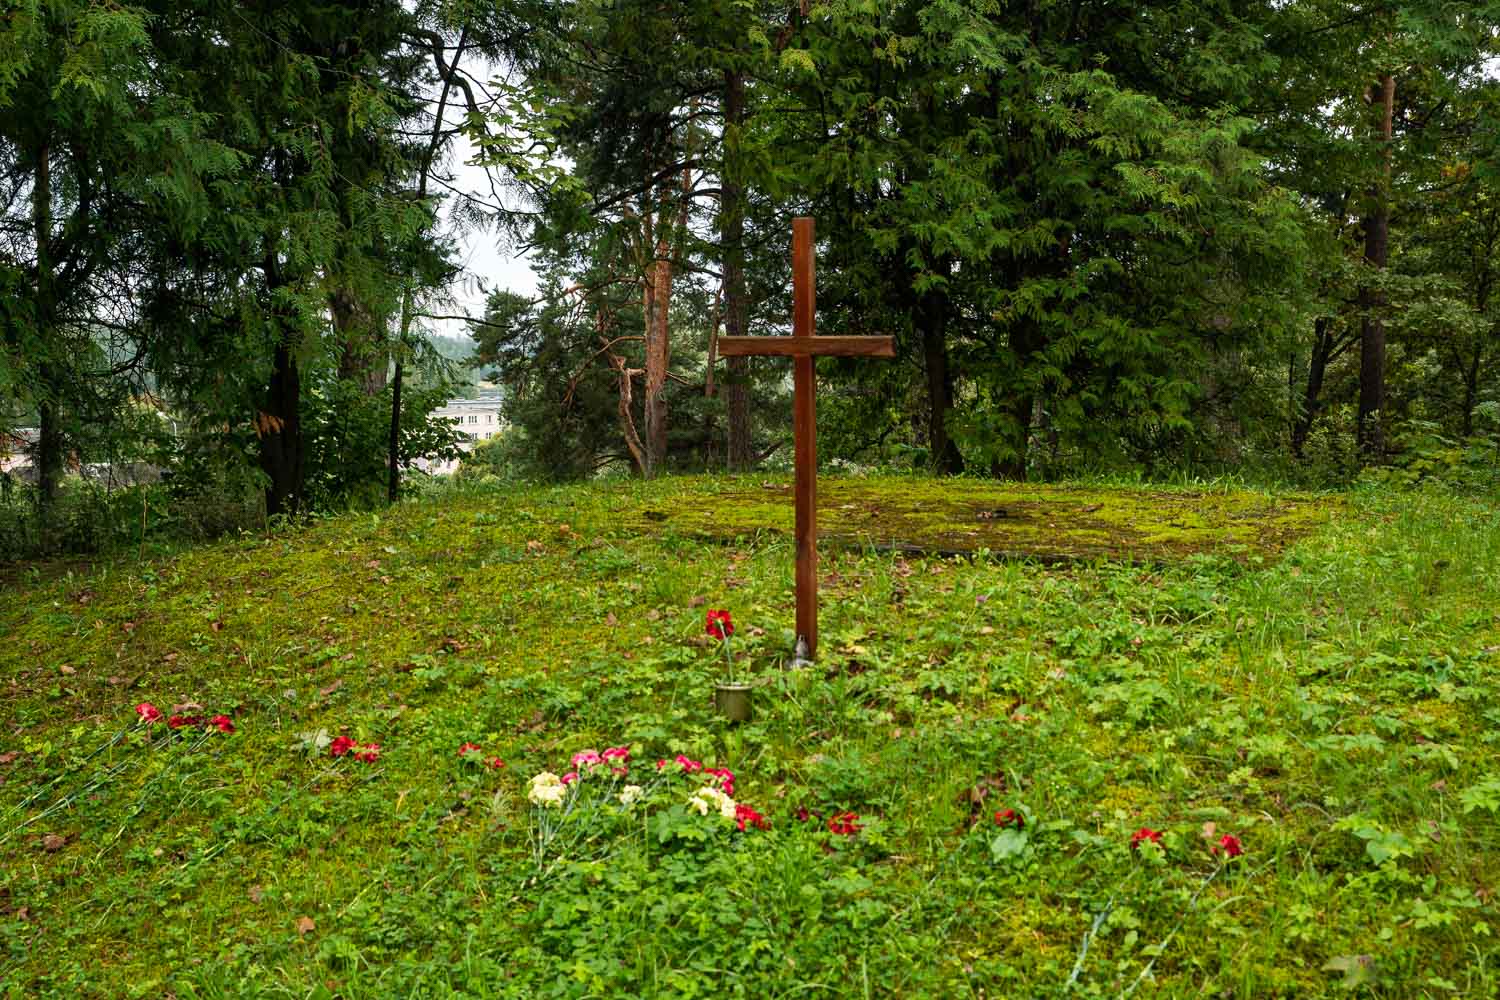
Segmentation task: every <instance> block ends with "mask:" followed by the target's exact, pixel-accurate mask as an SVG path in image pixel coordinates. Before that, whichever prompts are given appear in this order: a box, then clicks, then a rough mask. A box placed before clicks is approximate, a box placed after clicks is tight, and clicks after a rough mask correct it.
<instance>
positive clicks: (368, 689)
mask: <svg viewBox="0 0 1500 1000" xmlns="http://www.w3.org/2000/svg"><path fill="white" fill-rule="evenodd" d="M822 485H823V498H822V499H823V504H822V511H823V514H822V517H823V527H824V528H825V529H826V530H828V531H829V532H830V537H832V538H835V539H837V538H841V537H847V538H848V539H849V540H850V541H851V542H853V544H852V545H851V546H849V547H830V548H829V549H828V550H826V551H825V552H824V555H823V564H822V567H821V569H822V576H823V580H824V589H823V644H822V653H821V657H820V660H819V662H818V664H817V665H816V667H815V668H813V669H812V670H803V671H791V670H789V669H787V665H786V663H785V655H784V654H785V652H786V651H787V650H788V648H789V646H790V639H791V635H790V625H791V603H792V602H791V588H792V553H791V549H790V543H789V541H788V538H787V536H786V534H785V531H784V528H785V525H787V524H789V523H790V516H791V510H790V502H789V499H788V498H787V497H786V496H785V495H784V481H782V480H765V479H763V478H762V477H753V478H751V477H743V478H738V479H732V478H700V477H691V478H681V479H666V480H662V481H658V482H654V483H639V482H622V483H609V484H601V485H595V486H576V487H557V488H540V487H526V488H521V487H514V488H512V487H507V488H505V489H497V490H492V491H479V492H469V493H462V492H456V493H453V494H451V495H447V496H442V497H438V498H434V499H428V500H423V501H420V502H411V503H407V504H403V505H401V506H398V507H396V508H393V509H391V510H390V511H383V512H381V513H380V514H379V515H374V514H362V515H361V514H350V515H346V516H342V517H338V518H331V519H326V520H319V521H314V522H310V523H308V524H306V525H302V526H299V527H295V528H291V529H288V530H285V531H283V532H279V533H276V534H273V535H271V536H270V537H263V536H256V537H245V538H241V539H233V540H226V541H223V542H220V543H218V544H215V545H209V546H203V547H199V548H194V549H189V550H186V551H183V552H181V553H180V554H177V555H175V556H171V557H162V558H159V559H153V560H148V561H146V562H144V563H137V562H136V561H135V560H134V559H126V558H121V559H119V560H116V561H106V562H103V563H101V564H100V565H98V566H97V567H95V568H93V569H91V570H89V571H86V572H84V571H74V572H68V573H64V574H62V575H56V576H53V575H49V574H47V573H45V572H39V573H38V574H36V576H35V579H34V580H33V581H31V582H27V581H26V580H25V579H24V578H23V579H21V580H19V581H17V582H14V583H11V584H9V585H7V586H5V587H4V588H0V634H4V635H5V636H7V637H8V639H9V641H8V642H7V643H6V645H5V647H4V652H3V653H0V664H3V667H0V671H3V672H0V682H3V686H0V703H3V705H4V713H3V716H4V718H5V719H6V720H7V725H6V727H5V728H4V730H3V731H0V817H3V822H0V949H3V950H0V988H8V989H9V990H10V991H11V993H12V995H35V996H120V995H138V996H163V995H168V994H171V995H175V996H179V997H183V996H221V995H232V996H254V995H265V996H273V995H274V996H286V995H296V996H307V995H315V994H317V995H330V996H333V995H343V996H350V997H359V996H407V995H432V996H447V995H458V994H464V995H472V996H486V995H505V996H554V995H556V996H575V995H576V996H585V995H624V994H637V995H684V996H686V995H694V993H695V992H696V993H698V994H700V995H701V994H704V993H709V992H712V993H715V994H720V995H747V996H748V995H752V994H754V995H772V996H781V995H790V994H793V993H797V992H799V991H804V992H805V991H807V990H809V989H816V988H817V987H820V986H821V987H828V988H834V989H837V990H839V991H840V992H856V993H859V994H861V995H864V994H866V993H868V994H869V995H876V994H878V995H897V996H960V995H970V994H971V993H975V992H976V991H978V990H980V989H983V990H984V991H986V992H987V993H991V994H994V993H995V992H997V991H1010V992H1015V993H1018V994H1021V995H1059V994H1060V993H1062V992H1063V991H1064V989H1065V986H1066V984H1068V983H1069V982H1070V981H1071V983H1072V985H1071V987H1068V988H1069V989H1071V990H1072V992H1073V994H1074V995H1080V996H1088V995H1111V996H1113V995H1117V994H1118V993H1120V992H1121V991H1123V990H1125V989H1128V988H1130V986H1131V984H1132V983H1134V982H1137V981H1139V982H1140V984H1141V985H1139V986H1138V987H1136V992H1137V994H1138V995H1160V996H1185V995H1200V994H1214V995H1227V996H1243V997H1260V996H1268V995H1292V994H1302V995H1305V994H1308V993H1318V992H1323V991H1325V990H1332V989H1333V988H1335V987H1336V986H1338V984H1340V983H1345V984H1348V985H1350V986H1360V985H1362V984H1363V985H1365V986H1368V987H1370V988H1376V989H1380V990H1382V991H1383V995H1391V996H1407V995H1473V996H1483V995H1492V994H1493V993H1494V991H1495V990H1496V989H1497V988H1500V974H1497V972H1496V970H1495V969H1494V968H1492V964H1493V963H1490V962H1487V961H1486V960H1485V957H1484V956H1486V955H1488V954H1489V953H1490V952H1491V951H1492V950H1493V945H1492V941H1493V935H1494V932H1495V930H1496V929H1497V922H1500V918H1497V916H1496V912H1495V904H1494V900H1493V895H1492V894H1493V893H1494V892H1495V890H1496V885H1497V881H1500V848H1497V847H1496V844H1497V843H1500V837H1497V834H1500V823H1497V821H1500V753H1497V751H1500V709H1497V708H1496V707H1495V706H1496V705H1497V704H1500V701H1497V699H1496V694H1497V689H1500V683H1497V677H1496V656H1497V652H1500V628H1497V624H1500V619H1497V615H1496V610H1495V609H1496V608H1497V607H1500V601H1497V598H1500V592H1497V591H1500V579H1497V575H1496V573H1495V570H1494V567H1495V566H1497V565H1500V527H1497V526H1496V523H1495V522H1496V519H1495V517H1494V509H1493V507H1492V506H1490V505H1489V504H1486V503H1483V502H1480V501H1476V500H1470V499H1465V498H1461V497H1457V496H1453V495H1449V494H1445V493H1442V492H1438V491H1413V492H1408V493H1402V494H1396V495H1381V494H1379V493H1377V492H1375V491H1356V492H1353V493H1350V494H1344V495H1341V496H1338V497H1336V498H1323V497H1278V496H1272V495H1270V494H1263V493H1256V492H1253V491H1245V492H1238V493H1236V492H1234V491H1222V490H1211V489H1207V490H1196V491H1175V490H1162V489H1157V488H1152V489H1149V490H1147V489H1120V488H1108V489H1106V488H1101V487H1085V486H1076V487H1066V488H1060V487H1059V488H1033V487H1025V488H1020V487H1018V488H1013V489H1011V490H1008V491H1007V490H997V489H996V488H994V487H985V486H982V485H980V484H974V483H970V482H968V481H959V482H956V483H946V482H934V481H931V480H914V479H902V478H884V477H869V478H857V479H855V478H847V479H846V478H831V479H827V480H825V481H824V483H823V484H822ZM751 497H758V498H760V499H761V502H760V503H759V504H756V505H752V504H751V503H750V502H749V498H751ZM971 508H972V510H971ZM1001 510H1003V511H1004V514H1003V515H999V514H998V513H997V512H999V511H1001ZM983 511H988V512H990V513H991V515H992V516H991V517H988V518H980V517H979V516H978V512H983ZM1057 512H1061V513H1062V514H1063V515H1064V516H1063V517H1056V516H1053V515H1054V514H1055V513H1057ZM971 517H972V518H973V520H972V521H971V520H970V518H971ZM923 519H925V520H923ZM1089 519H1092V520H1091V521H1090V520H1089ZM1007 522H1009V523H1007ZM872 523H876V524H880V525H895V526H897V527H898V528H899V530H897V531H895V532H893V534H892V537H891V539H890V541H908V542H910V541H912V540H913V539H915V542H914V544H921V545H924V546H927V545H929V544H930V543H931V542H933V541H934V540H935V541H936V542H937V543H938V545H937V546H936V547H938V548H943V549H949V548H952V549H963V548H972V549H974V550H975V551H980V550H989V551H992V552H1001V551H1010V550H1016V549H1017V546H1014V545H1010V544H1007V543H1006V542H1005V535H1004V532H1006V531H1016V532H1020V531H1021V529H1026V530H1033V529H1034V530H1035V534H1034V535H1033V536H1032V537H1033V538H1034V539H1035V540H1036V542H1037V544H1036V545H1034V546H1032V547H1030V548H1024V551H1028V552H1032V553H1034V554H1036V555H1038V556H1048V555H1051V554H1058V553H1061V554H1063V555H1066V556H1069V557H1070V558H1071V559H1072V561H1071V562H1069V563H1068V564H1067V565H1063V566H1056V567H1051V568H1048V567H1044V566H1041V565H1038V564H1037V563H1036V562H1032V561H1026V560H1005V561H999V560H982V559H981V560H969V559H949V558H939V557H926V558H919V557H915V556H912V555H909V554H905V553H902V552H890V551H881V550H880V548H879V546H880V544H881V543H882V542H883V540H882V539H880V538H873V539H872V538H870V537H869V536H868V535H864V536H862V535H861V532H862V531H868V528H869V525H870V524H872ZM1044 524H1045V525H1047V527H1045V528H1042V527H1041V525H1044ZM1053 524H1062V525H1064V526H1067V525H1074V526H1076V525H1080V524H1082V525H1083V529H1082V530H1083V531H1084V534H1083V536H1082V537H1081V540H1079V541H1078V545H1079V548H1077V549H1071V548H1059V547H1058V546H1059V539H1063V540H1064V541H1065V540H1066V537H1067V536H1066V532H1065V531H1064V530H1063V529H1062V528H1057V529H1054V528H1052V527H1051V525H1053ZM1100 524H1102V525H1104V527H1096V526H1095V525H1100ZM1109 525H1114V526H1115V537H1116V539H1120V538H1123V539H1124V540H1125V543H1126V544H1124V545H1123V546H1122V547H1121V548H1118V549H1110V550H1108V551H1109V552H1111V553H1112V554H1113V555H1115V556H1116V557H1117V558H1114V559H1108V558H1105V557H1104V556H1103V550H1099V549H1089V548H1087V546H1088V545H1091V544H1105V543H1107V542H1108V539H1107V538H1106V539H1103V540H1102V541H1101V540H1100V539H1098V538H1095V537H1094V536H1090V535H1088V534H1087V533H1088V532H1093V531H1097V532H1100V533H1103V534H1108V531H1107V530H1106V529H1107V528H1108V527H1109ZM1212 531H1217V532H1218V534H1217V535H1214V536H1212V537H1210V532H1212ZM922 532H926V533H925V534H922ZM970 533H973V537H972V538H970V537H969V536H970ZM705 534H706V535H709V536H712V537H714V538H715V540H716V543H715V544H705V541H704V540H703V536H704V535H705ZM1015 537H1019V535H1016V536H1015ZM1184 537H1186V538H1187V541H1184ZM862 539H863V540H862ZM966 541H967V542H969V543H971V544H967V545H960V544H957V543H959V542H966ZM1189 543H1191V544H1189ZM1043 544H1046V545H1050V546H1051V549H1050V550H1048V549H1044V548H1043V547H1042V545H1043ZM1068 544H1071V543H1068ZM1153 546H1154V547H1153ZM1130 560H1137V561H1130ZM719 607H722V608H728V609H730V610H731V611H732V612H733V615H734V618H735V621H736V622H737V623H738V625H739V631H738V632H737V634H736V636H735V642H736V646H735V649H736V651H737V652H738V654H739V656H740V659H741V662H742V663H744V664H746V665H747V666H748V668H749V671H750V673H751V674H752V676H753V677H754V678H755V679H756V680H757V682H758V683H759V684H760V687H759V688H758V690H757V692H756V697H757V703H756V712H757V715H756V719H755V721H754V722H752V723H751V724H750V725H748V726H745V727H741V728H739V729H735V730H726V729H725V728H724V727H723V726H722V725H721V724H720V723H719V722H717V721H716V720H715V719H714V717H713V715H712V713H711V711H710V710H709V708H708V702H709V698H710V692H711V689H712V683H713V681H714V680H715V679H716V678H717V677H718V676H719V674H720V672H721V661H720V660H719V659H718V656H719V653H718V651H717V649H716V648H715V644H714V643H713V642H712V641H711V640H710V639H708V637H706V636H705V635H704V634H703V631H704V630H703V615H704V611H705V609H706V608H719ZM141 702H151V703H153V704H155V705H157V706H160V708H161V710H162V711H163V712H164V713H167V712H171V711H174V710H175V711H178V712H180V713H191V714H198V715H203V716H207V715H211V714H215V713H226V714H228V715H229V716H230V717H231V718H232V720H233V726H234V732H232V733H218V732H213V731H210V732H209V733H207V734H206V735H203V736H200V735H198V734H197V733H196V731H194V735H192V736H191V738H188V737H186V736H185V732H186V731H185V730H168V729H167V728H166V726H165V725H157V726H148V725H142V724H137V723H136V719H135V713H134V712H133V707H134V706H135V705H137V704H138V703H141ZM122 731H123V732H124V735H123V736H120V738H119V739H118V741H117V742H114V743H113V744H112V745H111V741H112V740H114V739H115V738H116V737H117V736H119V735H120V734H121V733H122ZM173 733H175V734H176V735H175V736H173V735H171V734H173ZM337 736H347V737H348V738H349V739H351V740H353V741H355V742H356V743H359V744H361V745H363V744H366V743H378V744H379V746H380V750H379V752H378V757H377V758H376V759H374V760H372V761H371V762H369V763H356V762H353V761H351V760H350V759H349V758H348V757H341V758H334V757H330V756H329V754H328V753H327V746H328V741H329V740H330V739H332V738H334V737H337ZM469 742H472V743H475V744H478V745H479V746H480V747H481V748H482V755H481V756H482V759H477V758H476V755H475V754H459V753H458V752H457V751H458V750H459V747H460V745H461V744H464V743H469ZM608 745H628V746H630V747H631V750H632V755H633V763H632V766H633V767H644V768H645V769H646V770H654V768H651V767H650V762H654V761H655V760H656V759H658V758H666V759H669V760H670V759H672V758H673V757H674V756H675V755H677V754H683V755H686V756H687V757H690V758H694V759H700V760H703V761H705V762H711V763H714V764H718V765H719V766H726V767H729V768H731V769H733V771H734V772H735V773H736V775H737V782H738V786H739V787H738V788H737V789H736V791H735V793H734V794H735V797H736V798H737V799H739V800H741V801H742V802H749V803H754V804H755V805H756V807H757V808H759V809H760V811H761V812H762V813H764V814H765V815H766V816H767V817H768V819H769V821H770V829H769V830H766V831H748V832H744V833H741V832H739V831H736V830H734V828H733V825H732V824H731V825H730V826H728V827H727V828H725V829H708V830H707V832H706V833H705V832H704V830H701V829H697V828H691V827H689V826H687V825H684V824H686V823H687V821H688V820H690V819H694V818H695V817H692V816H691V815H689V816H688V818H687V820H684V819H682V818H681V817H678V820H681V822H679V823H678V826H676V827H671V828H667V827H662V828H660V829H658V828H657V827H655V826H653V827H652V831H653V836H652V837H649V838H645V839H644V840H637V839H630V838H628V837H626V838H624V839H620V840H618V841H609V842H607V843H603V842H601V843H598V844H594V845H593V846H580V847H579V848H578V849H577V851H576V852H575V854H574V855H573V856H572V857H571V859H570V860H571V861H572V862H573V863H571V864H563V865H562V866H561V867H560V868H559V869H558V870H557V871H556V872H555V873H553V874H551V875H550V876H549V877H547V878H545V879H542V880H540V881H538V880H536V879H535V876H536V874H537V869H536V867H535V865H534V857H533V853H532V851H533V846H534V845H533V842H532V839H531V831H532V828H533V822H534V819H533V810H532V807H530V806H529V805H528V803H527V792H526V788H527V779H528V778H529V777H530V776H531V775H533V774H535V773H537V772H538V771H542V770H548V769H550V770H553V771H557V770H560V769H565V768H566V766H567V762H568V760H569V758H570V755H573V754H574V753H576V752H578V751H580V750H583V749H585V748H597V747H603V746H608ZM101 747H104V749H103V750H102V751H101V752H100V753H99V754H97V755H95V756H90V754H91V753H92V752H93V751H94V750H96V749H97V748H101ZM492 758H499V759H501V760H503V761H504V766H503V767H491V766H489V764H488V762H489V761H490V760H491V759H492ZM586 777H587V776H586ZM49 808H50V809H51V810H52V811H47V810H48V809H49ZM1006 809H1010V810H1013V814H1014V816H1016V817H1019V820H1011V819H1007V820H1005V821H1003V822H1000V821H997V820H996V819H995V818H994V814H995V813H997V812H1001V813H1003V811H1004V810H1006ZM802 810H806V815H807V816H808V817H809V820H808V821H806V822H804V821H800V820H799V818H798V816H799V813H800V812H801V811H802ZM681 811H682V810H680V809H679V812H681ZM845 813H856V814H858V817H859V819H858V824H859V830H858V832H857V833H854V834H852V835H845V834H840V833H837V832H834V831H833V830H832V829H830V825H833V826H837V825H838V823H837V819H836V818H837V817H838V816H841V815H843V814H845ZM710 818H711V817H710ZM678 820H674V822H678ZM1017 822H1019V823H1020V825H1019V826H1017V825H1016V823H1017ZM1143 827H1144V828H1149V829H1151V830H1154V831H1160V832H1161V834H1162V836H1161V842H1160V844H1159V846H1158V845H1157V844H1156V843H1154V842H1148V843H1145V844H1144V845H1143V846H1137V847H1135V848H1133V847H1132V846H1131V841H1132V835H1133V834H1135V833H1136V832H1137V831H1139V830H1140V829H1141V828H1143ZM657 833H661V834H662V837H657V836H656V835H655V834H657ZM1225 834H1229V835H1232V836H1234V837H1237V838H1238V840H1239V843H1240V844H1242V845H1243V849H1244V853H1243V855H1242V856H1239V857H1237V858H1234V859H1233V860H1231V861H1228V862H1227V863H1225V856H1224V853H1223V852H1222V850H1221V851H1219V852H1215V850H1214V847H1215V846H1216V845H1218V844H1219V838H1222V836H1223V835H1225ZM589 843H591V842H590V841H587V840H585V841H584V844H585V845H587V844H589ZM591 851H592V852H594V853H590V852H591ZM1086 938H1087V940H1088V950H1087V953H1086V955H1085V956H1084V957H1083V958H1082V960H1081V961H1080V955H1081V953H1082V945H1083V943H1084V941H1085V939H1086ZM710 983H711V984H712V988H710V986H709V984H710ZM318 991H323V992H322V994H318Z"/></svg>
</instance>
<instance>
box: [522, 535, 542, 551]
mask: <svg viewBox="0 0 1500 1000" xmlns="http://www.w3.org/2000/svg"><path fill="white" fill-rule="evenodd" d="M543 547H544V546H543V545H542V543H541V542H539V541H537V540H536V539H535V538H533V539H532V540H531V541H529V542H527V543H526V551H527V552H540V551H542V549H543Z"/></svg>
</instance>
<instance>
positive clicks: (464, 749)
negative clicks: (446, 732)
mask: <svg viewBox="0 0 1500 1000" xmlns="http://www.w3.org/2000/svg"><path fill="white" fill-rule="evenodd" d="M480 749H481V748H480V746H479V744H478V743H465V744H463V745H462V746H460V747H459V748H458V755H459V756H460V757H462V756H463V755H464V754H466V753H477V752H478V751H479V750H480Z"/></svg>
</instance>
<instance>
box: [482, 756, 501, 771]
mask: <svg viewBox="0 0 1500 1000" xmlns="http://www.w3.org/2000/svg"><path fill="white" fill-rule="evenodd" d="M485 763H487V764H489V766H490V767H491V768H493V769H494V770H496V771H498V770H500V769H501V768H502V767H504V766H505V761H503V760H501V759H500V758H499V757H491V758H490V759H489V760H487V761H486V762H485Z"/></svg>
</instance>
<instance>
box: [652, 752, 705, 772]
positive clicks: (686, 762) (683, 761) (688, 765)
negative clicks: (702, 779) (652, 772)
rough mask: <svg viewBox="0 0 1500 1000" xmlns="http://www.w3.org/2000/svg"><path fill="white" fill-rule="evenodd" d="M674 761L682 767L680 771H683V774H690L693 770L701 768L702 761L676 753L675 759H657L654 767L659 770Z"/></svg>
mask: <svg viewBox="0 0 1500 1000" xmlns="http://www.w3.org/2000/svg"><path fill="white" fill-rule="evenodd" d="M674 763H675V764H676V765H677V766H678V767H680V768H682V771H683V773H684V774H692V773H693V772H694V771H701V770H703V762H702V761H701V760H691V759H689V758H687V757H685V756H683V755H682V754H678V755H677V759H676V760H659V761H657V762H656V769H657V770H658V771H660V770H663V769H664V768H666V767H667V766H668V765H670V764H674Z"/></svg>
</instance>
